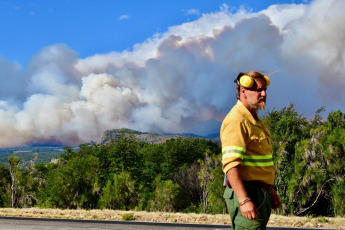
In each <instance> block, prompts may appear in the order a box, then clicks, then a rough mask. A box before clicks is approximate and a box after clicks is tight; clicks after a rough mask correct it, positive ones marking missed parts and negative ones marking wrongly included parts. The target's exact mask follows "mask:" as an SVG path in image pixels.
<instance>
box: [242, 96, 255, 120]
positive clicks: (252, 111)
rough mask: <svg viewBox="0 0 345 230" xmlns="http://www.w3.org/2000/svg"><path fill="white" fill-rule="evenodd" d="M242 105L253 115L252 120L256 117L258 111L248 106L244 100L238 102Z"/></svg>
mask: <svg viewBox="0 0 345 230" xmlns="http://www.w3.org/2000/svg"><path fill="white" fill-rule="evenodd" d="M240 101H241V102H242V104H243V105H244V106H245V107H246V108H247V109H248V111H249V112H250V113H251V114H252V115H253V117H254V118H256V117H257V115H258V109H257V108H253V107H252V106H250V105H249V104H248V103H247V101H246V100H240Z"/></svg>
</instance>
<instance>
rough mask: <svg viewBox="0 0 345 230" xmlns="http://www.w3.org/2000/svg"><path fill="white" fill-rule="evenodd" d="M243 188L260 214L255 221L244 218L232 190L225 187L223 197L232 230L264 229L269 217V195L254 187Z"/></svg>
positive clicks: (246, 186) (246, 185)
mask: <svg viewBox="0 0 345 230" xmlns="http://www.w3.org/2000/svg"><path fill="white" fill-rule="evenodd" d="M245 188H246V190H247V193H248V196H249V197H250V199H251V200H252V202H253V203H254V204H255V206H256V208H257V209H258V211H259V213H260V214H259V215H257V220H249V219H246V218H244V217H243V216H242V213H241V209H240V205H239V202H238V198H237V196H236V194H235V192H234V190H233V189H232V188H229V187H226V189H225V191H224V196H223V197H224V199H225V201H226V206H227V208H228V211H229V214H230V217H231V225H232V229H266V225H267V222H268V220H269V218H270V215H271V195H270V194H269V193H268V192H267V191H266V190H264V189H262V188H260V187H258V186H255V185H250V184H245Z"/></svg>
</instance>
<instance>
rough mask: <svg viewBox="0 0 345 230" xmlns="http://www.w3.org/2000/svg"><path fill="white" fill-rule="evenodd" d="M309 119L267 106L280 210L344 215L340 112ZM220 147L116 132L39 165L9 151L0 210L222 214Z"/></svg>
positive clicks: (2, 168) (1, 170) (0, 167)
mask: <svg viewBox="0 0 345 230" xmlns="http://www.w3.org/2000/svg"><path fill="white" fill-rule="evenodd" d="M324 112H325V108H324V107H322V108H320V109H319V110H317V111H316V112H315V116H314V117H313V118H312V119H307V118H305V117H304V116H303V115H300V114H298V112H297V111H296V108H295V105H294V104H290V105H289V106H288V107H284V108H282V109H280V110H276V109H272V110H270V111H267V112H266V113H265V114H264V115H263V116H262V119H263V120H264V122H265V124H266V126H267V127H268V128H269V130H270V131H271V135H272V143H273V156H274V161H275V165H276V168H277V174H276V180H275V189H276V191H277V193H278V195H279V197H280V199H281V202H282V206H281V207H280V208H279V209H278V210H276V211H274V212H275V213H277V214H280V215H291V214H292V215H297V216H307V215H308V216H344V215H345V179H344V178H345V138H344V137H345V114H344V113H343V112H341V111H340V110H338V111H333V112H330V113H329V114H328V115H327V116H325V115H323V113H324ZM223 191H224V187H223V172H222V170H221V147H220V146H219V144H218V143H216V142H213V141H211V140H207V139H202V138H193V137H191V138H187V139H181V138H172V139H170V140H168V141H166V142H164V143H159V144H152V143H146V142H141V141H138V140H137V139H136V138H135V137H134V136H125V135H120V137H119V138H118V139H117V140H116V141H113V142H110V143H106V144H97V143H91V144H82V145H80V146H79V148H77V149H75V148H72V147H65V148H64V151H63V154H62V155H60V157H59V158H56V159H52V160H51V161H50V162H49V163H38V162H37V154H34V155H33V156H32V159H31V160H26V161H24V160H23V159H22V158H21V157H18V156H16V154H13V155H11V156H10V157H8V163H7V164H0V207H16V208H22V207H40V208H60V209H117V210H146V211H164V212H185V213H192V212H194V213H210V214H219V213H226V206H225V202H224V200H223V198H222V197H223Z"/></svg>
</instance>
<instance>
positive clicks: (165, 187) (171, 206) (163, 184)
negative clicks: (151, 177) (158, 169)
mask: <svg viewBox="0 0 345 230" xmlns="http://www.w3.org/2000/svg"><path fill="white" fill-rule="evenodd" d="M154 183H155V186H156V189H155V192H154V196H153V199H152V201H151V208H150V209H151V211H163V212H171V211H175V205H176V203H177V199H176V198H177V197H178V193H179V186H178V184H176V183H174V182H173V181H172V180H165V181H162V180H161V178H160V176H157V177H156V179H155V182H154Z"/></svg>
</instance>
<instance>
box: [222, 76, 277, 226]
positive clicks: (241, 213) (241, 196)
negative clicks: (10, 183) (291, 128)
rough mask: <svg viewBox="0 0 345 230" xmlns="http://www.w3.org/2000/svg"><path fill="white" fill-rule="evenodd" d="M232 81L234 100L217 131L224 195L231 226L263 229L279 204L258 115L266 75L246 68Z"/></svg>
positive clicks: (267, 141)
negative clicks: (234, 91) (224, 175)
mask: <svg viewBox="0 0 345 230" xmlns="http://www.w3.org/2000/svg"><path fill="white" fill-rule="evenodd" d="M235 83H236V88H237V91H238V92H237V95H236V97H237V99H238V101H237V104H236V105H235V106H234V107H233V108H232V109H231V111H230V112H229V113H228V115H227V116H226V117H225V119H224V121H223V124H222V127H221V131H220V138H221V142H222V164H223V171H224V173H225V174H226V176H227V179H226V181H225V184H226V189H225V192H224V198H225V201H226V204H227V207H228V210H229V213H230V217H231V223H232V228H233V229H266V225H267V222H268V220H269V217H270V214H271V208H273V209H276V208H278V207H279V206H280V200H279V198H278V196H277V194H276V192H275V191H274V190H273V182H274V178H275V166H274V163H273V159H272V143H271V135H270V132H269V131H268V130H267V128H266V127H265V125H264V123H263V121H262V120H261V118H260V117H259V116H258V110H264V109H265V106H266V96H267V94H266V90H267V86H268V85H269V78H268V77H267V76H264V75H263V74H261V73H259V72H256V71H250V72H247V73H240V74H239V75H238V77H237V78H236V79H235Z"/></svg>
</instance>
